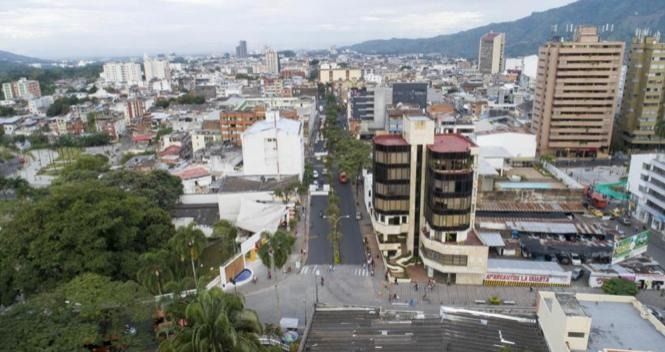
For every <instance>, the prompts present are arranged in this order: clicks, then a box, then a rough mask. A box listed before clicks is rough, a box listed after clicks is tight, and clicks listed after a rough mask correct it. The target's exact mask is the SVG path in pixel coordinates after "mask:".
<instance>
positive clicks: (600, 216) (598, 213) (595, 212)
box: [591, 209, 604, 218]
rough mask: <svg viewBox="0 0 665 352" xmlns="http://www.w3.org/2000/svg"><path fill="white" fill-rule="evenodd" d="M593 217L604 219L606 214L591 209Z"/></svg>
mask: <svg viewBox="0 0 665 352" xmlns="http://www.w3.org/2000/svg"><path fill="white" fill-rule="evenodd" d="M591 215H593V216H596V217H599V218H602V217H603V215H604V214H603V212H602V211H600V210H598V209H591Z"/></svg>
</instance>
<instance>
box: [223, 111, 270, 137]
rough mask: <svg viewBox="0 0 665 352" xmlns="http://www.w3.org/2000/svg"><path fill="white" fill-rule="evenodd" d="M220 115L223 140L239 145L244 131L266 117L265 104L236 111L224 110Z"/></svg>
mask: <svg viewBox="0 0 665 352" xmlns="http://www.w3.org/2000/svg"><path fill="white" fill-rule="evenodd" d="M219 115H220V116H219V117H220V118H219V122H220V131H221V135H222V141H224V142H231V143H233V144H235V145H238V146H239V145H240V144H241V138H242V134H243V132H245V130H247V129H248V128H249V127H250V126H252V125H253V124H254V123H255V122H257V121H260V120H263V119H265V117H266V110H265V107H263V106H255V107H253V108H242V109H240V110H234V111H222V112H220V113H219Z"/></svg>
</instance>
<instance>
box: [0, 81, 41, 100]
mask: <svg viewBox="0 0 665 352" xmlns="http://www.w3.org/2000/svg"><path fill="white" fill-rule="evenodd" d="M2 94H3V95H4V96H5V100H13V99H33V98H39V97H41V96H42V90H41V88H40V87H39V81H34V80H29V79H26V78H21V79H19V80H18V81H14V82H7V83H3V84H2Z"/></svg>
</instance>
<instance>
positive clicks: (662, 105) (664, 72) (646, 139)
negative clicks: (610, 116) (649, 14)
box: [619, 35, 665, 151]
mask: <svg viewBox="0 0 665 352" xmlns="http://www.w3.org/2000/svg"><path fill="white" fill-rule="evenodd" d="M659 39H660V38H658V37H652V36H643V35H638V36H635V37H634V38H633V42H632V45H631V48H630V52H629V54H628V69H627V71H626V81H625V82H626V83H625V86H624V92H623V102H622V103H621V114H620V115H619V117H620V123H619V127H620V128H621V131H620V137H621V141H622V142H623V144H624V146H625V147H627V148H628V149H629V150H633V151H635V150H654V149H657V148H659V147H663V146H665V139H663V138H660V137H658V136H657V135H656V133H655V127H656V123H657V122H658V120H660V119H663V118H665V116H664V115H665V43H662V42H661V41H660V40H659Z"/></svg>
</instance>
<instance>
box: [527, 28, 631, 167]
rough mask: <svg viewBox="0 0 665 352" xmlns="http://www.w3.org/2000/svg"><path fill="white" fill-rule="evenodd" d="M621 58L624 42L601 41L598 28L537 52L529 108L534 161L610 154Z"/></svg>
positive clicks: (585, 30)
mask: <svg viewBox="0 0 665 352" xmlns="http://www.w3.org/2000/svg"><path fill="white" fill-rule="evenodd" d="M623 52H624V43H623V42H606V41H600V40H599V38H598V30H597V28H596V27H587V26H580V27H578V28H577V30H576V32H575V36H574V38H573V40H572V41H563V40H552V41H550V42H548V43H547V44H545V45H544V46H542V47H540V49H539V51H538V73H537V77H536V90H535V96H534V102H533V127H534V129H535V130H536V139H537V145H536V152H537V153H538V155H546V154H548V155H552V156H556V157H561V158H594V157H597V156H605V155H607V154H608V152H609V148H610V142H611V137H612V125H613V122H614V114H615V112H616V106H617V100H618V97H617V95H618V89H619V79H620V76H621V67H622V65H623Z"/></svg>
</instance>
